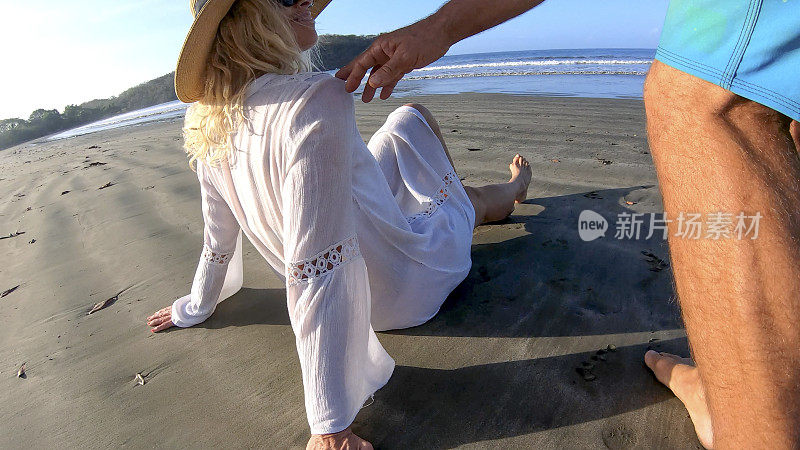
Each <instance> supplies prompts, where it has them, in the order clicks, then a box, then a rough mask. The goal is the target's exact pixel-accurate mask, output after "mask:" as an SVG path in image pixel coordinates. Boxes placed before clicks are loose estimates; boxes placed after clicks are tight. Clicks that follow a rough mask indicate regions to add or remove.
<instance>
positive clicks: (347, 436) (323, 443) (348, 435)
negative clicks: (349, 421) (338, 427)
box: [306, 427, 373, 450]
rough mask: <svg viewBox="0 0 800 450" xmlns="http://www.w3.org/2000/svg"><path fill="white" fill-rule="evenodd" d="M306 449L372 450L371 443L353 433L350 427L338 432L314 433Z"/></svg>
mask: <svg viewBox="0 0 800 450" xmlns="http://www.w3.org/2000/svg"><path fill="white" fill-rule="evenodd" d="M306 450H373V449H372V444H370V443H369V442H367V441H365V440H364V439H361V438H360V437H358V436H356V435H355V434H353V432H352V431H351V430H350V427H347V428H345V429H344V430H342V431H340V432H338V433H332V434H314V435H311V439H309V440H308V445H306Z"/></svg>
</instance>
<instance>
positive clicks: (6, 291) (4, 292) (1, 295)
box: [0, 284, 20, 298]
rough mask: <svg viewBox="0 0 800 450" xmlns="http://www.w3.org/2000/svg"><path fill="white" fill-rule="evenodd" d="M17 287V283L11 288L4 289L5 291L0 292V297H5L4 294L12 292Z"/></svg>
mask: <svg viewBox="0 0 800 450" xmlns="http://www.w3.org/2000/svg"><path fill="white" fill-rule="evenodd" d="M18 287H20V285H19V284H18V285H16V286H14V287H13V288H11V289H6V290H5V291H3V293H2V294H0V298H3V297H5V296H6V295H8V294H10V293H12V292H14V291H16V290H17V288H18Z"/></svg>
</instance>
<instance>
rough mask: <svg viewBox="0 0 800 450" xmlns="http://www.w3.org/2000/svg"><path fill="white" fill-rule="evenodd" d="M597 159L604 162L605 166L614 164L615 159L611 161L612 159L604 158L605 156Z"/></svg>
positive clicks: (601, 162)
mask: <svg viewBox="0 0 800 450" xmlns="http://www.w3.org/2000/svg"><path fill="white" fill-rule="evenodd" d="M596 159H597V160H598V161H600V164H602V165H604V166H608V165H610V164H614V161H611V160H610V159H604V158H596Z"/></svg>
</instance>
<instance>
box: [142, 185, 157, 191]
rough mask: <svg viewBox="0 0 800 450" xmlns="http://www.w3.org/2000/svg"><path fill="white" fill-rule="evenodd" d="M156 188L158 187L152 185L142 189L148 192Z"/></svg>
mask: <svg viewBox="0 0 800 450" xmlns="http://www.w3.org/2000/svg"><path fill="white" fill-rule="evenodd" d="M154 187H156V186H155V185H152V186H147V187H143V188H142V190H143V191H146V190H148V189H153V188H154Z"/></svg>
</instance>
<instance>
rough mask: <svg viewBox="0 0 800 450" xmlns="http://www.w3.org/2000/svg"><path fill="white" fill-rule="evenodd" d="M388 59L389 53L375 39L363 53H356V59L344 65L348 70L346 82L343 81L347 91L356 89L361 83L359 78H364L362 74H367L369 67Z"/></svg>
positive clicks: (378, 64)
mask: <svg viewBox="0 0 800 450" xmlns="http://www.w3.org/2000/svg"><path fill="white" fill-rule="evenodd" d="M379 39H380V38H379ZM388 60H389V55H387V54H386V53H385V52H384V51H383V48H382V47H381V44H380V43H379V42H378V40H377V39H376V40H375V42H373V43H372V45H370V47H369V48H368V49H367V50H366V51H364V53H362V54H360V55H358V56H357V57H356V59H354V60H353V61H352V62H350V64H348V65H347V66H345V67H347V68H349V70H350V74H349V75H348V77H347V83H345V89H346V90H347V92H354V91H355V90H356V89H358V87H359V86H360V85H361V80H363V79H364V75H366V74H367V71H368V70H369V69H372V68H373V67H376V66H380V65H382V64H384V63H385V62H386V61H388Z"/></svg>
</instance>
